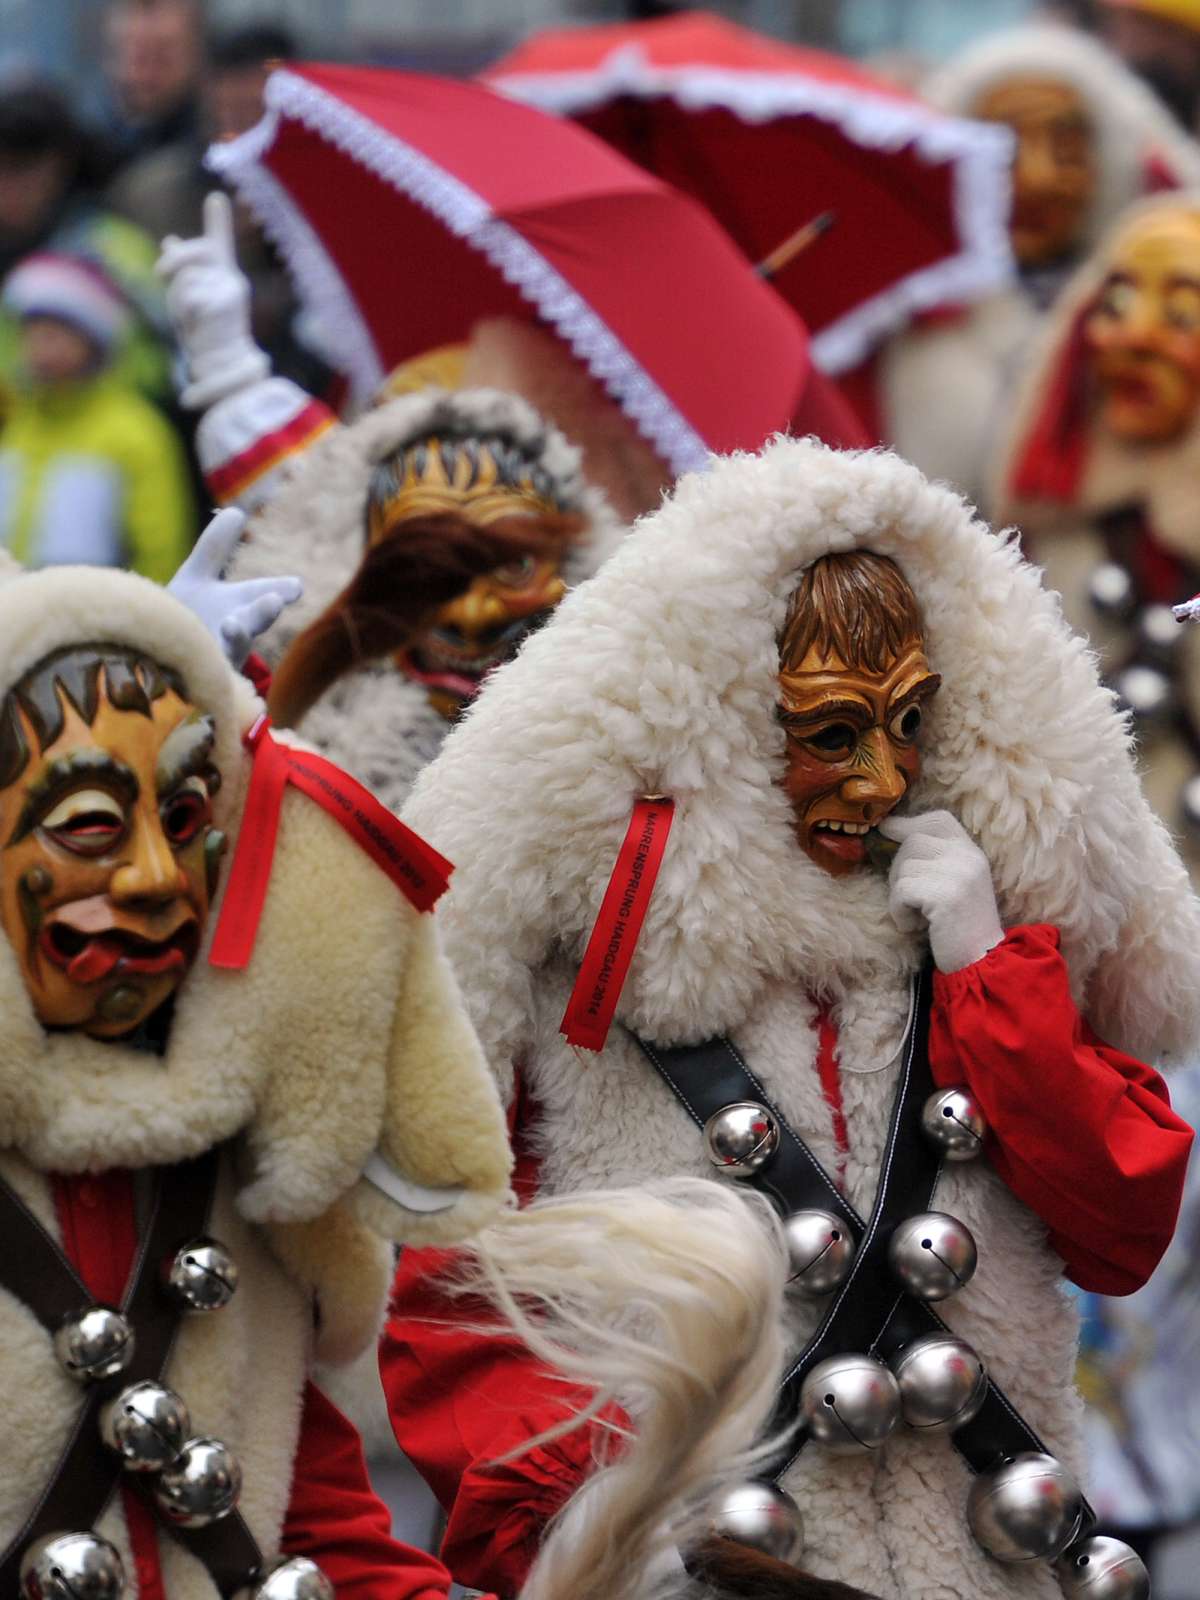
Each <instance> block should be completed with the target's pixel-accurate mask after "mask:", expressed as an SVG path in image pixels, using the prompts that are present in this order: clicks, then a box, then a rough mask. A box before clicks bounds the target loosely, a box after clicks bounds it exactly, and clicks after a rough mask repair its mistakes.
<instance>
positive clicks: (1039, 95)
mask: <svg viewBox="0 0 1200 1600" xmlns="http://www.w3.org/2000/svg"><path fill="white" fill-rule="evenodd" d="M925 92H926V94H927V95H928V97H929V99H930V100H932V102H933V103H934V104H935V105H937V106H938V107H939V108H940V109H942V110H944V111H949V112H953V113H954V114H956V115H958V116H963V117H979V118H983V119H985V120H987V121H991V122H1000V123H1003V124H1005V125H1007V126H1008V127H1010V128H1011V129H1012V131H1013V137H1014V141H1015V145H1014V156H1013V200H1012V214H1011V221H1010V225H1009V234H1010V238H1011V242H1012V248H1013V255H1014V257H1015V261H1016V268H1017V276H1016V280H1015V281H1014V283H1013V285H1012V286H1011V288H1009V289H1007V290H1004V291H1002V292H999V293H997V294H994V295H991V296H990V297H988V298H987V299H985V300H983V301H981V302H979V303H978V304H977V305H975V306H972V307H969V308H967V309H965V310H964V309H959V310H954V309H949V308H948V309H946V310H944V311H942V312H939V313H936V314H935V315H933V316H930V317H926V318H922V319H919V320H918V322H917V323H916V325H915V326H914V327H913V328H912V329H910V330H909V331H908V332H906V333H903V334H900V335H898V336H897V337H896V338H894V339H893V340H891V342H890V343H889V345H888V346H887V347H886V349H885V352H884V354H883V356H882V357H881V361H880V372H879V377H880V388H879V393H880V405H881V410H882V418H881V430H882V434H883V437H884V439H885V441H886V442H887V443H888V444H889V445H891V446H892V448H893V449H895V450H896V451H897V452H898V453H899V454H900V455H902V456H904V457H905V458H906V459H907V460H909V461H913V462H915V463H916V465H917V466H919V467H920V468H921V470H922V471H923V472H925V473H927V474H928V475H929V476H930V477H933V478H940V479H945V480H947V481H949V482H951V483H953V484H954V485H955V486H956V487H957V488H959V489H960V490H961V491H962V492H963V493H964V494H966V495H967V496H968V497H969V498H970V499H972V500H973V501H974V502H975V503H976V504H977V505H980V506H982V507H984V508H985V510H987V511H989V512H990V511H992V510H993V507H992V505H991V503H990V502H989V499H988V493H989V487H990V484H989V473H990V470H991V463H992V460H993V456H994V441H995V438H996V434H997V432H998V430H1001V429H1002V428H1003V427H1004V425H1005V423H1006V421H1007V417H1008V412H1009V408H1010V407H1011V403H1012V399H1013V395H1014V392H1015V390H1016V388H1017V386H1018V384H1019V382H1020V380H1021V376H1022V373H1023V371H1024V365H1023V364H1024V362H1025V361H1026V359H1027V357H1028V354H1029V349H1030V345H1031V342H1032V340H1033V339H1034V338H1035V337H1036V334H1037V331H1038V328H1039V327H1040V325H1041V323H1042V319H1043V318H1044V316H1045V315H1046V313H1047V312H1048V311H1049V309H1050V308H1051V307H1052V306H1053V304H1054V302H1055V300H1056V298H1057V296H1058V294H1059V292H1060V290H1061V289H1062V287H1063V284H1064V282H1065V280H1066V278H1067V277H1068V276H1069V274H1070V273H1071V272H1072V271H1073V270H1074V268H1075V267H1076V266H1077V265H1078V264H1079V263H1080V261H1082V260H1083V259H1084V258H1085V257H1086V255H1087V254H1088V253H1089V251H1091V250H1093V249H1094V248H1095V247H1096V244H1097V243H1098V241H1099V240H1100V239H1101V238H1102V237H1103V235H1104V234H1105V233H1106V232H1107V230H1108V229H1109V228H1110V227H1111V226H1112V224H1113V222H1114V221H1115V220H1116V218H1117V217H1118V216H1119V215H1120V213H1121V212H1122V211H1123V210H1124V208H1125V207H1126V206H1127V205H1129V204H1130V203H1131V202H1133V201H1134V200H1136V199H1138V198H1139V197H1140V196H1143V195H1145V194H1148V193H1151V192H1153V191H1154V190H1157V189H1163V188H1179V187H1184V186H1187V185H1189V184H1194V183H1196V182H1198V181H1200V147H1197V145H1196V143H1195V141H1194V140H1193V139H1191V138H1189V137H1188V136H1187V135H1186V134H1185V133H1183V132H1182V130H1180V129H1179V127H1178V126H1177V125H1176V124H1175V123H1174V121H1173V119H1172V118H1171V116H1170V115H1169V113H1168V112H1167V111H1166V110H1165V109H1164V108H1163V107H1162V106H1161V105H1160V104H1159V103H1158V101H1157V100H1156V98H1155V96H1154V95H1153V94H1152V93H1151V91H1150V90H1149V89H1147V88H1146V87H1145V85H1144V84H1142V83H1140V82H1139V81H1138V80H1137V78H1135V77H1134V75H1133V74H1132V73H1131V72H1130V71H1128V69H1127V68H1125V67H1124V66H1123V65H1122V64H1121V62H1120V61H1119V59H1118V58H1117V57H1116V56H1114V55H1112V54H1111V53H1110V52H1109V51H1108V50H1107V49H1105V47H1104V46H1103V45H1101V44H1099V43H1098V42H1097V41H1095V40H1093V39H1089V38H1087V37H1086V36H1085V35H1084V34H1082V33H1081V32H1080V31H1079V30H1078V29H1075V28H1068V27H1058V26H1053V25H1050V24H1038V25H1029V26H1024V27H1020V28H1014V29H1010V30H1007V31H1004V32H1002V33H999V34H995V35H993V36H990V37H988V38H986V39H983V40H981V41H980V42H978V43H977V44H973V45H971V46H970V47H969V48H968V49H966V50H965V51H963V53H962V54H961V55H960V56H958V57H956V58H955V59H954V60H953V61H951V62H950V63H949V64H948V65H947V66H945V67H943V68H942V69H940V70H939V71H938V72H937V73H936V74H935V75H934V76H933V78H932V79H931V80H930V81H929V82H928V83H927V84H926V85H925Z"/></svg>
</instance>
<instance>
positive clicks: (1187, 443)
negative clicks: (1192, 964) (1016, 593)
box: [991, 189, 1200, 882]
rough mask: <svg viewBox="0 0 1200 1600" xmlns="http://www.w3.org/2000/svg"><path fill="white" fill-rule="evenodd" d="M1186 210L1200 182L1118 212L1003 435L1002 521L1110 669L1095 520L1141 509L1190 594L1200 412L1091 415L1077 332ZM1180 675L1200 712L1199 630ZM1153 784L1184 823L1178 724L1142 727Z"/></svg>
mask: <svg viewBox="0 0 1200 1600" xmlns="http://www.w3.org/2000/svg"><path fill="white" fill-rule="evenodd" d="M1181 211H1186V212H1190V213H1192V214H1195V215H1197V216H1200V189H1196V190H1192V191H1189V192H1188V193H1187V194H1180V195H1163V196H1160V197H1158V198H1156V199H1153V200H1145V201H1143V202H1142V203H1141V204H1140V205H1138V206H1135V207H1133V208H1132V209H1130V210H1129V211H1128V212H1126V213H1125V215H1124V216H1123V217H1122V219H1121V222H1120V224H1119V226H1118V227H1116V228H1114V229H1113V230H1111V232H1110V233H1109V235H1108V237H1107V238H1106V239H1105V240H1104V242H1103V244H1102V245H1101V246H1100V247H1099V248H1098V249H1097V250H1096V251H1094V252H1093V254H1092V256H1091V258H1090V259H1089V260H1088V261H1087V262H1086V263H1085V264H1084V265H1083V266H1082V267H1081V268H1080V269H1079V271H1078V272H1076V273H1075V275H1074V277H1073V278H1072V279H1071V280H1070V282H1069V283H1068V285H1067V287H1066V288H1065V289H1064V291H1063V294H1062V297H1061V299H1060V300H1059V302H1058V304H1057V305H1056V307H1055V309H1054V313H1053V315H1052V316H1051V317H1050V318H1049V319H1048V320H1047V323H1046V326H1045V328H1044V330H1043V332H1042V334H1041V336H1040V338H1039V339H1038V341H1037V343H1036V345H1035V347H1034V350H1033V351H1032V352H1031V355H1030V359H1029V361H1028V363H1027V366H1026V370H1025V373H1024V381H1023V383H1022V385H1021V388H1020V390H1019V392H1018V395H1017V403H1016V406H1015V410H1014V415H1013V419H1012V421H1011V422H1010V423H1009V425H1008V426H1007V427H1006V428H1005V429H1004V430H1003V431H1002V433H1001V434H1000V436H999V448H998V451H997V459H996V461H995V463H994V481H993V484H992V488H991V497H992V499H993V502H994V503H995V504H996V506H997V508H998V511H999V514H1000V515H1002V516H1003V518H1004V519H1005V521H1013V522H1016V523H1017V524H1018V525H1019V527H1020V529H1021V534H1022V538H1023V539H1024V541H1025V546H1026V549H1027V551H1028V553H1029V556H1030V559H1031V560H1034V561H1036V562H1037V563H1038V564H1039V565H1040V566H1042V567H1043V568H1044V569H1045V573H1046V581H1047V583H1048V584H1049V585H1050V586H1051V587H1053V588H1055V589H1057V590H1058V591H1059V592H1060V594H1061V595H1062V602H1063V610H1064V612H1065V614H1066V617H1067V620H1068V621H1069V622H1070V623H1071V625H1072V626H1073V627H1075V628H1077V629H1078V630H1079V631H1080V632H1081V633H1086V634H1087V635H1088V637H1089V638H1090V639H1091V641H1092V643H1093V644H1094V645H1095V647H1096V648H1097V649H1098V650H1099V652H1100V655H1101V660H1102V663H1103V664H1104V666H1105V667H1106V668H1109V669H1115V668H1117V667H1119V666H1120V665H1122V657H1123V656H1124V655H1125V654H1127V653H1128V650H1129V633H1128V629H1127V628H1126V627H1124V626H1123V625H1122V624H1121V623H1120V622H1116V621H1113V620H1111V619H1106V618H1105V617H1103V616H1101V615H1100V614H1098V613H1097V611H1096V610H1095V608H1094V607H1093V606H1092V604H1091V602H1090V600H1089V598H1088V585H1089V580H1090V579H1091V576H1092V573H1093V572H1094V571H1095V569H1096V567H1097V566H1098V565H1099V564H1100V563H1101V562H1103V561H1106V560H1107V559H1108V552H1107V550H1106V547H1105V543H1104V539H1103V537H1102V535H1101V533H1100V531H1099V529H1098V527H1097V523H1098V521H1099V520H1100V519H1102V518H1104V517H1106V516H1108V515H1110V514H1113V513H1116V512H1119V511H1124V510H1126V509H1130V508H1133V509H1136V510H1137V511H1139V512H1140V514H1141V516H1142V518H1143V520H1144V523H1145V526H1146V528H1147V530H1148V531H1149V533H1151V534H1152V536H1153V538H1154V540H1155V542H1156V543H1157V545H1158V546H1159V547H1161V549H1162V550H1163V551H1164V552H1165V553H1166V555H1167V557H1168V559H1170V560H1173V561H1175V562H1177V563H1178V564H1179V567H1180V569H1181V570H1180V573H1179V582H1180V588H1179V590H1178V592H1174V593H1172V594H1170V595H1169V596H1167V598H1169V599H1170V600H1171V601H1172V603H1174V602H1178V601H1182V600H1185V599H1188V598H1189V597H1190V596H1191V594H1192V593H1193V592H1194V591H1195V589H1196V582H1195V581H1193V575H1194V574H1195V573H1196V572H1197V570H1200V529H1198V528H1197V523H1196V507H1195V485H1196V482H1197V474H1200V415H1198V416H1197V417H1196V419H1195V420H1194V421H1193V423H1192V426H1191V427H1190V428H1189V429H1188V431H1187V432H1186V433H1185V434H1184V435H1183V436H1182V437H1181V438H1179V439H1175V440H1171V441H1170V442H1168V443H1164V444H1157V445H1141V446H1138V445H1134V444H1130V443H1126V442H1123V441H1122V440H1119V439H1115V438H1113V437H1112V436H1110V435H1109V434H1108V433H1107V432H1106V431H1105V430H1103V429H1101V428H1098V427H1097V426H1096V425H1095V422H1094V404H1093V399H1094V397H1093V395H1092V393H1091V391H1090V390H1089V388H1088V386H1087V384H1086V381H1085V378H1084V373H1083V371H1082V368H1081V365H1080V350H1079V339H1078V332H1079V328H1080V326H1081V324H1082V321H1083V319H1084V318H1085V317H1086V316H1087V315H1088V313H1089V312H1090V310H1091V309H1092V307H1093V305H1094V304H1095V301H1096V298H1097V296H1098V295H1099V293H1100V289H1101V286H1102V285H1103V282H1104V279H1105V276H1106V275H1107V273H1108V271H1109V267H1110V265H1111V263H1112V260H1113V257H1114V255H1115V254H1116V253H1117V251H1118V250H1119V248H1120V246H1121V243H1122V241H1123V239H1124V237H1125V235H1126V234H1127V232H1128V231H1129V229H1130V228H1131V227H1134V226H1136V225H1137V224H1139V223H1140V222H1141V221H1142V220H1143V219H1145V218H1147V217H1154V216H1157V215H1163V216H1169V215H1171V214H1174V213H1178V212H1181ZM1176 650H1177V654H1178V657H1179V661H1180V666H1179V669H1178V672H1177V674H1176V677H1177V682H1178V683H1179V684H1180V686H1181V689H1182V692H1183V693H1184V695H1185V696H1186V697H1187V699H1188V701H1189V703H1190V705H1191V706H1192V707H1193V708H1194V709H1193V714H1194V715H1195V713H1196V710H1200V630H1196V629H1193V628H1188V629H1184V630H1181V631H1180V633H1179V637H1178V641H1177V645H1176ZM1141 755H1142V760H1143V763H1144V765H1145V769H1146V770H1145V784H1146V792H1147V794H1148V795H1149V797H1150V800H1151V803H1152V804H1153V805H1154V807H1155V809H1156V810H1157V811H1158V812H1159V814H1160V816H1162V817H1163V818H1164V819H1165V820H1166V822H1167V824H1168V826H1169V827H1171V828H1172V829H1176V830H1179V829H1181V827H1182V816H1181V813H1180V803H1179V797H1180V790H1181V788H1182V786H1183V785H1184V784H1185V783H1186V782H1187V780H1188V779H1189V778H1190V777H1191V776H1192V774H1193V773H1194V772H1195V770H1196V761H1195V756H1194V754H1193V752H1192V751H1191V750H1190V749H1189V748H1187V746H1186V744H1185V742H1184V741H1183V740H1182V739H1180V738H1179V737H1178V736H1176V735H1175V734H1174V733H1173V732H1171V731H1169V730H1168V731H1166V732H1154V731H1152V730H1149V729H1147V730H1145V738H1144V743H1143V747H1142V751H1141ZM1181 845H1182V849H1183V850H1184V853H1185V857H1186V859H1187V861H1188V864H1189V866H1190V868H1191V871H1192V876H1193V881H1196V882H1200V839H1197V838H1196V837H1194V836H1191V835H1188V834H1186V833H1184V834H1182V839H1181Z"/></svg>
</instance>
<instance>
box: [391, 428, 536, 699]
mask: <svg viewBox="0 0 1200 1600" xmlns="http://www.w3.org/2000/svg"><path fill="white" fill-rule="evenodd" d="M391 471H392V485H391V486H390V492H389V493H387V494H386V496H384V495H380V493H379V492H378V488H376V490H375V491H374V494H373V498H372V502H371V505H370V509H369V512H368V518H367V541H368V544H369V545H374V544H377V543H379V542H380V541H381V540H383V539H389V538H393V537H395V538H403V536H404V525H405V523H407V522H411V521H413V520H414V519H416V518H419V517H426V516H436V515H437V514H438V513H441V512H455V513H457V514H458V515H460V516H463V517H465V518H466V519H467V520H468V521H469V522H471V523H474V524H475V525H477V526H479V527H482V528H486V527H488V526H489V525H495V524H497V523H500V522H504V523H505V524H506V525H507V526H508V527H510V528H511V527H512V526H513V525H514V519H518V518H520V517H522V516H525V517H529V518H531V519H536V520H537V521H538V522H539V523H546V522H553V521H555V520H556V519H559V518H560V517H561V514H562V513H561V507H560V506H559V505H558V504H557V503H556V501H555V498H554V495H553V491H552V489H551V487H550V484H549V481H548V480H547V479H546V478H545V476H544V475H543V474H542V473H541V471H540V469H538V468H536V467H535V466H533V465H532V464H531V463H530V462H529V461H527V460H526V459H525V458H524V457H523V456H522V455H521V454H520V452H519V451H517V450H516V449H515V448H514V447H512V446H508V445H505V444H504V443H502V442H501V441H499V440H494V441H493V440H484V439H444V440H443V439H440V438H436V437H434V438H429V439H425V440H422V441H421V442H420V443H418V444H414V445H411V446H409V447H408V449H406V450H405V451H404V452H402V454H401V455H400V456H398V457H397V458H396V459H395V461H394V462H393V463H392V464H391ZM561 568H562V552H561V551H554V552H552V553H542V554H537V555H535V554H532V553H530V554H526V555H522V556H518V557H516V558H514V559H513V560H511V561H507V562H505V563H504V564H503V565H501V566H498V567H496V568H494V569H493V570H492V571H491V572H486V573H482V574H480V576H478V577H477V578H475V579H474V580H473V582H472V583H471V584H470V587H469V588H467V589H465V590H464V592H463V593H461V594H459V595H456V596H455V597H454V599H452V600H449V601H447V602H446V603H445V604H444V605H442V606H441V607H439V608H438V610H437V611H436V612H435V613H434V615H433V618H432V620H431V622H430V625H429V627H428V628H427V629H426V631H425V632H424V633H423V634H422V635H421V637H420V638H419V639H418V640H416V641H415V642H414V643H413V644H412V645H411V646H410V647H408V648H407V649H405V650H403V651H402V652H400V653H399V655H398V656H397V664H398V665H399V666H400V668H401V669H402V670H403V671H405V672H407V673H408V674H409V675H410V676H412V677H415V678H417V679H419V680H420V681H421V682H423V683H424V684H425V686H426V689H427V692H428V694H429V698H430V701H431V702H432V704H433V705H434V706H435V708H436V709H437V710H438V711H439V712H441V714H442V715H443V716H446V717H455V716H457V715H458V713H459V712H460V711H461V710H462V707H463V705H464V703H465V702H466V701H467V700H469V699H470V698H471V697H472V696H473V695H474V694H475V693H476V691H477V690H478V688H479V685H480V683H481V682H482V680H483V678H484V677H485V676H486V675H487V673H489V672H490V671H491V670H492V669H493V668H494V667H496V666H498V665H500V663H501V662H503V661H506V660H508V659H509V657H510V656H512V655H513V654H515V652H516V649H517V646H518V645H519V644H520V642H521V640H522V639H523V638H524V637H525V635H526V634H527V633H528V632H529V630H530V628H531V627H532V626H533V625H535V624H536V623H537V622H538V621H540V620H541V619H542V618H543V617H545V616H546V615H548V614H549V612H550V611H552V610H553V608H554V607H555V606H556V605H557V604H558V602H559V601H560V600H561V599H562V597H563V595H564V594H565V593H566V585H565V583H564V582H563V580H562V576H561Z"/></svg>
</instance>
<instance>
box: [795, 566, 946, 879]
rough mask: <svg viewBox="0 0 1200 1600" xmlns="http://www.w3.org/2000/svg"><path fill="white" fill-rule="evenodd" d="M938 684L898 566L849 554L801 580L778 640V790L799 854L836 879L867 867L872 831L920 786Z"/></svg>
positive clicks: (918, 617)
mask: <svg viewBox="0 0 1200 1600" xmlns="http://www.w3.org/2000/svg"><path fill="white" fill-rule="evenodd" d="M940 682H941V679H940V678H939V677H938V676H937V674H936V673H935V672H931V671H930V667H929V662H928V661H927V660H926V659H925V643H924V626H923V623H922V619H921V610H920V607H919V605H918V604H917V598H916V596H915V595H914V594H913V591H912V589H911V588H910V587H909V585H908V582H907V581H906V579H905V578H904V576H903V574H902V573H901V571H900V569H899V567H897V566H896V564H895V562H894V561H891V560H889V559H888V558H887V557H886V556H877V555H873V554H872V553H871V552H870V551H861V550H860V551H848V552H845V553H841V554H837V555H829V556H823V557H822V558H821V559H820V560H819V561H814V562H813V564H812V566H811V567H809V568H807V569H806V571H805V572H804V573H803V575H802V576H801V579H800V582H799V583H798V584H797V586H796V588H795V590H794V592H793V594H792V596H791V599H790V601H789V604H788V614H787V621H786V623H785V624H784V628H783V632H782V634H781V636H780V640H779V706H778V715H779V721H780V723H781V724H782V726H783V729H784V732H785V733H786V735H787V751H786V762H787V770H786V773H785V775H784V779H783V786H784V789H785V790H786V792H787V795H788V798H789V800H790V801H791V803H792V809H793V812H794V813H795V819H796V837H797V840H798V841H799V843H800V846H801V848H802V849H803V850H804V851H805V853H806V854H807V855H809V856H810V857H811V858H812V859H813V860H814V861H815V862H816V863H817V865H818V866H820V867H822V868H823V869H824V870H825V871H826V872H828V873H830V874H832V875H833V876H834V877H841V876H843V875H845V874H847V873H850V872H854V871H856V870H857V869H859V868H860V867H861V866H862V865H863V864H864V863H865V862H866V861H867V859H868V836H869V835H870V833H871V830H872V829H873V828H875V827H876V826H877V825H878V824H879V823H880V822H882V821H883V819H884V818H885V817H887V816H888V815H890V813H891V812H892V811H894V810H895V809H896V807H897V806H898V805H899V804H900V802H901V800H903V798H904V796H905V794H906V793H907V792H908V789H909V786H910V785H911V784H912V783H914V782H915V781H916V778H917V774H918V772H919V770H920V764H921V758H920V749H919V735H920V730H921V722H922V719H923V717H924V714H925V709H926V707H927V705H928V703H929V701H930V699H931V698H932V696H933V695H934V694H935V693H936V691H937V688H938V685H939V684H940Z"/></svg>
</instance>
